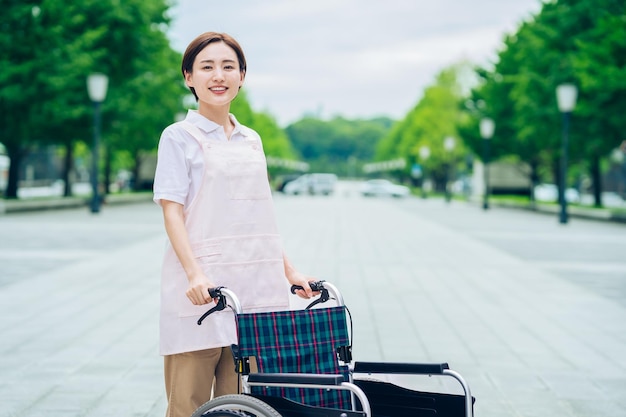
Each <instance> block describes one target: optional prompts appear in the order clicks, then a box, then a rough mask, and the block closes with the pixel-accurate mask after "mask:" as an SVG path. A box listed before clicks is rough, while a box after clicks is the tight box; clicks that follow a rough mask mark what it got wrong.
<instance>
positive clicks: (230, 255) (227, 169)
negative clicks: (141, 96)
mask: <svg viewBox="0 0 626 417" xmlns="http://www.w3.org/2000/svg"><path fill="white" fill-rule="evenodd" d="M180 123H181V126H182V127H183V128H184V129H185V130H186V131H187V132H189V133H190V134H191V135H192V136H193V137H194V138H195V139H196V140H197V141H198V143H199V144H200V146H201V147H202V152H203V154H204V176H203V178H202V184H201V186H200V188H199V190H198V193H197V195H196V197H195V198H194V200H193V201H192V202H191V203H190V204H189V207H185V225H186V228H187V231H188V233H189V239H190V241H191V245H192V249H193V251H194V254H195V256H196V259H197V260H198V262H199V263H200V265H201V267H202V268H203V270H204V272H205V273H206V274H207V276H208V277H209V279H210V280H211V281H212V282H213V283H215V284H216V285H218V286H225V287H228V288H229V289H231V290H232V291H234V292H235V294H236V295H237V296H238V298H239V299H240V301H241V304H242V306H243V309H244V311H245V312H258V311H272V310H285V309H287V308H288V306H289V300H288V283H287V279H286V278H285V270H284V265H283V250H282V244H281V240H280V236H279V234H278V228H277V226H276V220H275V216H274V207H273V203H272V195H271V190H270V187H269V182H268V179H267V165H266V160H265V154H264V153H263V147H262V144H261V141H260V140H258V139H256V136H248V137H247V138H248V139H249V138H251V137H252V138H255V139H254V140H243V141H225V142H220V141H209V140H208V139H205V138H204V134H203V133H202V132H201V131H200V129H199V128H197V127H196V126H195V125H193V124H191V123H189V122H185V121H183V122H180ZM162 271H163V273H162V277H161V320H160V326H161V328H160V351H161V354H162V355H170V354H175V353H182V352H190V351H195V350H201V349H209V348H214V347H222V346H230V345H231V344H232V343H236V341H237V337H236V331H235V320H234V317H233V313H232V311H231V310H230V309H229V308H228V309H226V310H224V311H222V312H218V313H213V314H211V315H210V316H209V317H208V318H207V319H206V320H204V321H203V323H202V325H201V326H198V325H197V324H196V321H197V320H198V318H199V317H200V316H201V315H202V314H203V313H204V312H206V311H207V310H208V309H210V308H212V307H213V306H214V303H212V302H211V303H209V304H206V305H202V306H195V305H193V304H192V303H191V301H189V299H188V298H187V296H186V295H185V291H186V290H187V288H188V283H189V282H188V280H187V276H186V275H185V272H184V270H183V268H182V265H181V264H180V262H179V261H178V258H177V256H176V254H175V253H174V250H173V249H172V247H171V245H170V244H169V242H168V245H167V248H166V251H165V257H164V261H163V269H162Z"/></svg>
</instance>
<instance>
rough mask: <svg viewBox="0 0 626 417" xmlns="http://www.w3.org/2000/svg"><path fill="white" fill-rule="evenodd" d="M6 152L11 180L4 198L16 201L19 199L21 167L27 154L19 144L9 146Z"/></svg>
mask: <svg viewBox="0 0 626 417" xmlns="http://www.w3.org/2000/svg"><path fill="white" fill-rule="evenodd" d="M6 150H7V155H8V157H9V178H8V180H7V188H6V190H5V191H4V196H5V198H10V199H15V198H17V187H18V182H19V174H20V166H21V164H22V158H23V157H24V154H25V153H26V152H25V151H24V149H22V148H21V147H20V146H19V145H17V144H16V145H15V146H11V145H7V146H6Z"/></svg>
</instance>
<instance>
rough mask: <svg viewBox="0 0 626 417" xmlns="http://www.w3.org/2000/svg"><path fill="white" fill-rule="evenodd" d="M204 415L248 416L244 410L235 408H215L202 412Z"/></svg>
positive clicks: (217, 416) (224, 416)
mask: <svg viewBox="0 0 626 417" xmlns="http://www.w3.org/2000/svg"><path fill="white" fill-rule="evenodd" d="M202 415H203V416H204V417H248V414H246V413H244V412H243V411H235V410H213V411H207V412H205V413H204V414H202Z"/></svg>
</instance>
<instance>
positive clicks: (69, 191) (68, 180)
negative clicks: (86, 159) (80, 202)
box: [62, 140, 74, 197]
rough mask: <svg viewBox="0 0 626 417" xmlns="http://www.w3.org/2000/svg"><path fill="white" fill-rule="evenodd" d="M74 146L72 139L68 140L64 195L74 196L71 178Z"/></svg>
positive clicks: (64, 164)
mask: <svg viewBox="0 0 626 417" xmlns="http://www.w3.org/2000/svg"><path fill="white" fill-rule="evenodd" d="M73 161H74V146H73V143H72V141H71V140H70V141H68V142H66V143H65V158H64V159H63V173H62V176H63V178H62V179H63V183H64V184H65V189H64V190H63V196H64V197H71V196H72V181H71V178H70V174H71V172H72V169H73V167H74V164H73Z"/></svg>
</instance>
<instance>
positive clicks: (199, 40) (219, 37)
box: [181, 32, 247, 101]
mask: <svg viewBox="0 0 626 417" xmlns="http://www.w3.org/2000/svg"><path fill="white" fill-rule="evenodd" d="M215 42H224V43H225V44H226V45H228V46H230V47H231V48H232V49H233V51H235V54H236V55H237V60H238V61H239V71H240V72H241V73H242V74H244V75H245V74H246V68H247V65H246V56H245V55H244V53H243V49H242V48H241V45H239V42H237V41H236V40H235V38H233V37H232V36H230V35H228V34H226V33H218V32H205V33H203V34H202V35H199V36H198V37H196V39H194V40H193V41H191V43H190V44H189V45H188V46H187V49H186V50H185V54H184V55H183V63H182V65H181V70H182V72H183V77H185V74H187V73H189V74H191V73H192V72H193V63H194V61H195V60H196V57H197V56H198V54H199V53H200V52H201V51H202V50H203V49H204V48H205V47H206V46H207V45H209V44H211V43H215ZM189 89H190V90H191V92H192V93H193V95H194V96H195V97H196V101H197V100H198V95H197V94H196V92H195V90H194V88H193V87H189Z"/></svg>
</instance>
